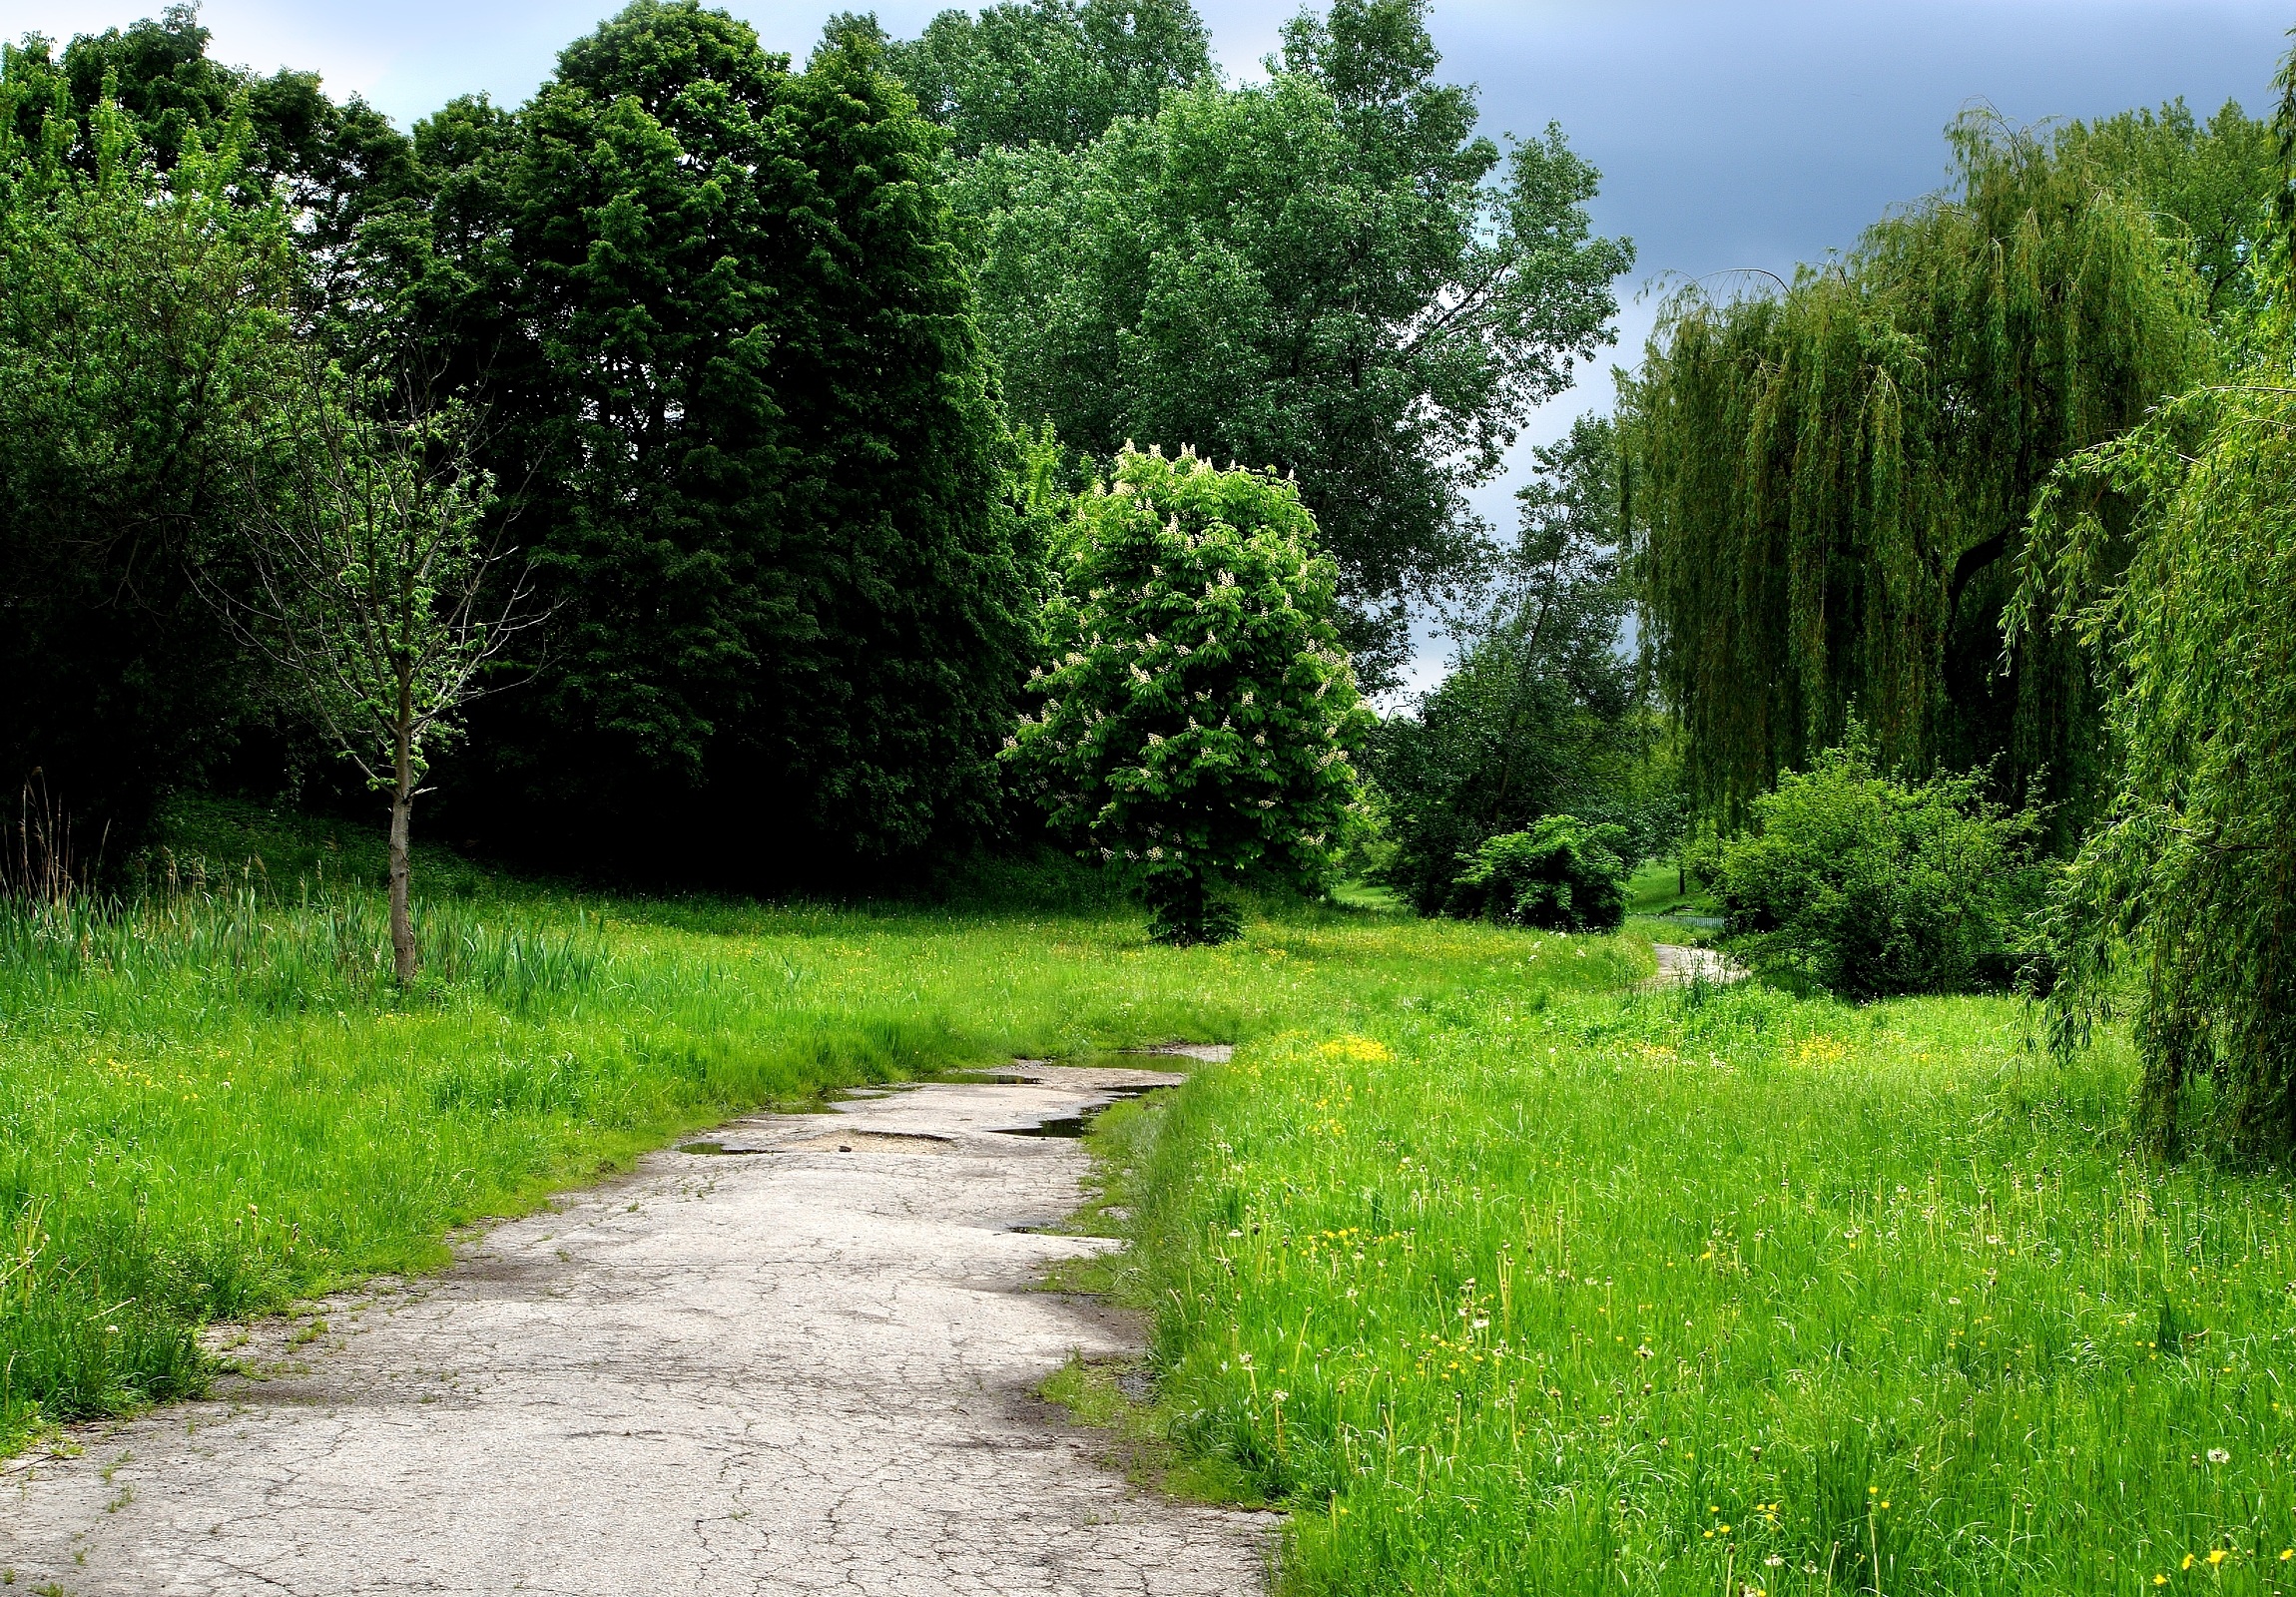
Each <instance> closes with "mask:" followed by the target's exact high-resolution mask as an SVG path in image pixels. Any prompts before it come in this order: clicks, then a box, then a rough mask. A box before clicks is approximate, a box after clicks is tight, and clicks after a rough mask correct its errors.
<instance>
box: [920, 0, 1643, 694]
mask: <svg viewBox="0 0 2296 1597" xmlns="http://www.w3.org/2000/svg"><path fill="white" fill-rule="evenodd" d="M1425 11H1426V7H1425V4H1424V0H1336V3H1335V4H1334V5H1333V6H1332V8H1331V10H1330V13H1329V15H1328V16H1325V17H1321V18H1318V17H1312V16H1308V15H1303V16H1302V17H1300V18H1299V19H1297V20H1295V21H1294V22H1293V23H1292V24H1291V25H1290V26H1289V27H1288V28H1287V29H1286V32H1285V43H1284V52H1283V55H1282V57H1281V59H1280V60H1278V61H1277V62H1275V63H1274V64H1275V66H1276V69H1277V70H1276V72H1275V75H1274V77H1273V79H1272V80H1271V81H1270V82H1268V83H1265V84H1253V85H1247V86H1244V87H1242V88H1237V89H1225V88H1222V87H1220V86H1219V85H1218V84H1217V83H1214V82H1211V81H1199V82H1198V83H1196V85H1195V86H1194V87H1192V88H1191V89H1188V90H1187V91H1185V92H1182V93H1179V94H1174V95H1169V96H1167V97H1166V98H1165V100H1164V102H1163V107H1162V109H1161V110H1160V111H1159V112H1158V113H1157V114H1156V116H1155V117H1154V118H1152V119H1146V120H1141V121H1136V122H1118V123H1117V124H1115V125H1114V126H1113V127H1112V128H1111V129H1110V130H1109V132H1108V134H1107V135H1106V136H1105V137H1104V138H1102V139H1100V140H1099V141H1098V142H1097V143H1094V144H1091V145H1088V146H1085V147H1082V148H1080V149H1077V150H1074V151H1069V150H1063V149H1060V148H1057V147H1054V146H1046V145H1039V146H1035V147H1032V148H1029V149H1026V150H986V151H983V153H982V154H981V155H980V157H979V159H978V160H977V161H974V162H972V163H970V164H969V165H968V166H966V167H965V168H964V169H963V171H962V172H961V173H960V176H959V178H958V183H957V189H956V194H957V203H958V204H959V206H960V207H961V208H962V209H963V210H965V211H966V212H968V213H969V214H970V215H972V216H973V217H975V218H976V219H978V221H979V223H980V225H981V230H982V239H983V244H984V248H985V262H984V265H983V266H982V269H981V293H982V317H983V323H984V325H985V327H986V328H987V331H988V335H989V338H990V341H991V343H992V344H993V345H994V346H995V349H996V351H997V354H998V356H999V358H1000V359H1001V361H1002V364H1003V369H1004V380H1005V387H1006V392H1007V394H1008V396H1009V398H1010V402H1011V405H1012V408H1013V410H1014V412H1015V414H1016V415H1017V416H1019V417H1020V418H1022V419H1024V420H1027V421H1030V422H1034V421H1036V420H1038V419H1042V418H1049V419H1050V420H1051V421H1052V423H1053V425H1054V426H1055V427H1056V428H1057V429H1058V431H1059V433H1060V436H1061V438H1062V440H1063V441H1064V442H1066V443H1068V444H1070V445H1072V446H1074V447H1077V448H1080V449H1083V450H1085V451H1086V452H1087V453H1089V454H1092V455H1094V456H1096V457H1099V458H1103V459H1105V458H1108V457H1110V456H1112V455H1113V454H1114V453H1115V452H1116V450H1117V449H1118V448H1119V447H1120V445H1121V444H1122V442H1123V441H1124V440H1125V439H1126V438H1131V437H1139V438H1151V439H1159V440H1163V441H1165V442H1167V443H1171V444H1178V443H1181V442H1191V443H1193V444H1194V445H1195V446H1196V447H1197V448H1198V449H1200V450H1202V451H1204V452H1205V453H1206V455H1207V456H1216V457H1217V458H1219V459H1221V460H1230V459H1233V460H1238V461H1241V462H1243V463H1245V464H1247V465H1251V466H1254V467H1261V466H1269V465H1273V466H1274V467H1275V468H1276V469H1277V470H1278V471H1279V472H1284V473H1291V474H1296V475H1297V477H1298V478H1299V483H1300V495H1301V499H1302V502H1303V503H1304V504H1305V505H1307V507H1308V508H1309V510H1310V511H1311V512H1312V513H1313V514H1314V516H1315V518H1316V522H1317V525H1318V526H1319V527H1320V528H1321V529H1322V536H1323V539H1324V547H1325V548H1326V550H1327V551H1328V552H1329V553H1330V555H1331V556H1332V558H1333V559H1334V560H1335V561H1337V562H1338V565H1339V569H1340V573H1341V582H1342V593H1343V597H1344V600H1345V603H1346V605H1347V607H1348V615H1349V620H1348V634H1349V637H1350V640H1351V643H1352V644H1353V645H1354V647H1355V649H1356V653H1357V657H1358V661H1359V668H1361V669H1365V670H1366V671H1367V678H1366V680H1367V681H1372V682H1375V683H1377V682H1384V681H1385V680H1387V679H1388V677H1389V676H1390V675H1391V674H1392V670H1393V667H1394V666H1395V664H1396V663H1397V662H1398V661H1399V660H1400V658H1401V650H1402V648H1403V644H1404V633H1403V630H1402V624H1401V618H1402V606H1403V603H1404V601H1405V599H1406V597H1407V596H1408V595H1412V594H1415V593H1424V592H1427V591H1430V590H1431V589H1432V588H1433V587H1434V586H1435V585H1437V584H1439V583H1440V582H1441V581H1442V580H1443V579H1444V578H1445V577H1447V576H1448V575H1450V574H1452V573H1454V572H1455V571H1457V570H1458V568H1459V567H1460V565H1461V563H1462V562H1463V561H1465V560H1466V559H1467V558H1469V556H1470V555H1471V552H1472V550H1473V549H1474V547H1475V545H1476V542H1477V539H1478V537H1479V534H1480V528H1479V527H1478V526H1477V525H1476V523H1475V521H1474V518H1473V516H1472V514H1471V513H1470V511H1469V509H1468V506H1467V501H1466V498H1465V494H1466V490H1467V489H1468V488H1470V487H1471V486H1473V485H1474V484H1476V483H1478V482H1481V481H1483V480H1484V479H1486V478H1487V477H1489V476H1490V475H1491V474H1492V473H1494V472H1495V471H1497V470H1498V468H1499V466H1500V464H1501V459H1502V453H1503V451H1504V449H1505V447H1506V446H1507V444H1508V443H1509V442H1510V441H1511V440H1512V438H1513V435H1514V428H1515V426H1516V425H1517V424H1518V423H1519V422H1520V421H1521V419H1522V418H1523V416H1524V415H1525V414H1526V413H1527V411H1528V410H1529V408H1530V407H1531V406H1532V405H1534V404H1536V403H1538V402H1539V401H1541V400H1543V399H1545V398H1547V397H1548V396H1550V395H1552V394H1553V393H1555V392H1558V391H1559V390H1560V389H1561V387H1562V386H1563V385H1564V384H1565V383H1566V382H1567V381H1568V376H1569V372H1570V369H1571V363H1572V361H1573V360H1574V359H1579V358H1585V357H1590V356H1591V355H1592V354H1593V352H1594V351H1595V349H1596V348H1597V347H1599V346H1600V345H1601V344H1602V343H1604V342H1606V341H1608V338H1609V336H1610V334H1609V332H1608V330H1607V327H1608V322H1609V319H1610V317H1611V315H1612V313H1613V312H1614V310H1615V308H1616V305H1615V301H1614V299H1613V298H1612V294H1611V288H1610V283H1611V279H1612V278H1613V277H1615V276H1616V275H1617V274H1618V273H1619V272H1620V271H1622V270H1624V269H1625V268H1626V267H1627V266H1628V265H1629V264H1630V263H1631V261H1632V253H1631V251H1630V250H1629V249H1628V248H1627V247H1626V246H1625V245H1623V244H1621V243H1618V242H1615V241H1611V240H1606V239H1600V238H1596V237H1594V236H1593V234H1592V231H1591V229H1590V226H1589V224H1588V221H1587V217H1586V212H1585V209H1584V207H1585V204H1586V202H1587V201H1588V200H1589V199H1590V198H1591V197H1592V196H1593V194H1594V187H1595V174H1594V171H1593V169H1592V168H1591V167H1589V166H1587V165H1586V164H1585V163H1584V162H1583V161H1581V160H1580V159H1579V158H1578V157H1577V156H1575V155H1573V154H1572V153H1571V151H1570V150H1569V148H1568V147H1567V146H1566V145H1565V144H1564V142H1563V139H1562V135H1561V133H1560V131H1559V130H1557V129H1553V128H1549V129H1548V130H1547V133H1546V135H1545V136H1544V137H1543V138H1540V139H1535V140H1532V141H1530V142H1528V143H1525V144H1520V145H1516V146H1513V147H1512V148H1511V149H1509V150H1506V151H1502V150H1501V149H1500V148H1499V146H1498V145H1496V144H1495V143H1493V142H1492V141H1490V140H1488V139H1484V138H1481V137H1478V136H1477V135H1476V134H1475V132H1474V126H1475V115H1476V112H1475V100H1474V95H1473V92H1472V91H1471V90H1469V89H1465V88H1462V87H1459V86H1457V85H1453V84H1445V83H1440V82H1438V81H1437V80H1436V78H1435V69H1436V64H1437V57H1436V55H1435V49H1434V46H1433V44H1432V43H1431V42H1430V41H1429V38H1428V34H1427V30H1426V25H1425Z"/></svg>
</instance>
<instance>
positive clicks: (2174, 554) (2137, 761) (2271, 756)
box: [2008, 56, 2296, 1155]
mask: <svg viewBox="0 0 2296 1597" xmlns="http://www.w3.org/2000/svg"><path fill="white" fill-rule="evenodd" d="M2280 81H2281V87H2282V91H2283V96H2284V98H2283V100H2282V104H2281V110H2280V115H2279V118H2278V124H2279V132H2280V134H2281V139H2280V143H2279V160H2278V162H2277V163H2276V168H2275V170H2276V179H2275V181H2276V184H2278V185H2282V186H2286V185H2288V183H2289V172H2290V169H2289V166H2288V165H2287V163H2288V162H2289V161H2290V158H2291V157H2292V156H2296V56H2291V57H2290V59H2289V61H2288V62H2287V63H2285V64H2284V65H2283V67H2282V72H2281V80H2280ZM2285 192H2289V193H2296V189H2286V190H2285ZM2287 223H2288V217H2287V214H2286V213H2283V215H2282V216H2281V217H2280V218H2279V219H2278V225H2279V227H2280V228H2282V229H2285V228H2286V226H2287ZM2252 276H2253V281H2252V284H2251V286H2250V289H2249V296H2250V298H2251V299H2252V301H2253V302H2254V303H2255V304H2256V305H2257V307H2258V309H2259V312H2260V313H2259V314H2258V316H2257V318H2256V320H2255V321H2254V323H2253V324H2252V325H2251V326H2250V328H2249V329H2248V335H2247V336H2246V337H2245V338H2244V339H2243V340H2242V341H2241V343H2240V344H2239V346H2238V347H2237V348H2236V351H2235V353H2234V355H2233V357H2232V359H2231V360H2230V361H2229V363H2228V364H2229V370H2228V371H2227V373H2226V374H2225V375H2224V376H2223V377H2222V378H2221V379H2220V380H2215V381H2208V382H2202V383H2199V384H2196V385H2194V386H2193V387H2192V388H2191V389H2190V390H2189V391H2187V392H2186V393H2184V394H2183V395H2181V396H2179V397H2178V398H2176V399H2175V400H2173V401H2172V402H2170V403H2168V404H2165V405H2163V406H2161V407H2160V409H2159V410H2158V411H2157V412H2156V413H2155V414H2154V415H2153V416H2151V417H2150V418H2148V419H2147V420H2146V421H2145V423H2144V424H2143V425H2142V426H2140V427H2137V428H2135V429H2133V430H2132V431H2130V432H2128V433H2126V434H2123V435H2122V436H2120V437H2118V438H2114V439H2111V440H2108V441H2106V442H2104V443H2101V444H2098V445H2096V446H2095V447H2093V448H2091V449H2089V450H2087V451H2085V452H2083V453H2082V454H2079V455H2077V456H2074V457H2073V458H2071V459H2069V460H2067V461H2065V462H2064V463H2063V464H2062V465H2061V466H2060V467H2059V468H2058V470H2057V472H2056V474H2055V476H2054V478H2053V479H2052V480H2051V482H2050V483H2049V485H2048V487H2047V489H2046V490H2045V492H2044V493H2043V495H2042V497H2041V499H2040V501H2039V502H2038V504H2037V505H2036V506H2035V509H2034V513H2033V518H2032V530H2031V538H2030V542H2029V544H2028V547H2027V548H2026V550H2025V553H2024V557H2023V560H2022V563H2021V583H2020V586H2019V589H2018V591H2017V594H2016V598H2015V602H2014V604H2013V605H2012V607H2011V609H2010V611H2009V616H2008V626H2009V632H2010V636H2011V637H2012V638H2028V637H2031V636H2033V635H2035V634H2036V633H2043V632H2046V631H2049V630H2050V629H2051V628H2052V627H2053V630H2054V632H2055V633H2056V635H2058V636H2059V637H2066V636H2069V637H2072V638H2077V639H2078V641H2079V643H2080V644H2081V646H2082V647H2083V648H2084V649H2085V651H2086V652H2087V654H2088V656H2089V658H2090V659H2091V661H2092V662H2093V664H2094V666H2095V669H2096V671H2097V673H2098V675H2099V677H2100V679H2101V681H2102V683H2103V684H2104V689H2105V703H2106V709H2107V721H2108V726H2109V729H2110V734H2111V747H2112V749H2113V752H2114V757H2115V759H2114V771H2113V774H2114V777H2115V779H2116V797H2115V798H2114V799H2113V801H2112V803H2111V805H2110V806H2109V807H2108V808H2107V809H2106V811H2105V812H2104V814H2103V816H2102V818H2101V822H2100V824H2099V825H2098V826H2097V827H2096V828H2095V829H2094V830H2093V831H2092V832H2091V833H2090V834H2089V835H2088V837H2087V838H2086V839H2085V840H2084V842H2083V843H2082V846H2081V849H2080V852H2079V855H2078V857H2077V858H2076V859H2075V860H2074V861H2073V863H2072V865H2071V866H2070V867H2069V868H2068V869H2067V870H2066V872H2065V873H2064V875H2063V877H2062V879H2061V880H2060V881H2059V882H2058V883H2057V886H2056V889H2055V891H2054V892H2053V894H2052V896H2051V899H2050V903H2049V908H2048V913H2047V915H2046V917H2045V920H2044V923H2043V930H2044V936H2043V938H2042V939H2041V957H2040V958H2039V959H2038V960H2036V961H2035V965H2034V967H2033V975H2034V978H2035V985H2036V988H2037V990H2039V991H2040V992H2041V993H2043V994H2044V995H2045V996H2046V998H2047V1000H2048V1002H2047V1012H2048V1016H2049V1024H2050V1032H2051V1036H2052V1039H2053V1041H2054V1042H2055V1043H2056V1044H2057V1045H2058V1046H2059V1047H2060V1048H2070V1047H2072V1046H2074V1045H2076V1044H2077V1043H2079V1042H2080V1041H2081V1040H2083V1039H2084V1038H2085V1037H2086V1036H2087V1034H2088V1030H2089V1027H2090V1026H2091V1025H2092V1024H2093V1023H2094V1022H2095V1021H2096V1020H2098V1019H2099V1018H2102V1017H2104V1016H2107V1015H2110V1014H2111V1013H2112V1012H2113V1011H2114V1009H2115V1008H2116V1007H2117V1006H2118V1005H2119V1004H2120V1002H2121V1001H2122V1000H2124V999H2125V1000H2126V1001H2128V1002H2129V1004H2130V1005H2131V1006H2132V1008H2133V1018H2134V1028H2133V1029H2134V1032H2135V1040H2136V1046H2137V1051H2138V1054H2139V1057H2140V1059H2141V1061H2142V1064H2143V1071H2144V1076H2143V1090H2142V1105H2143V1109H2144V1113H2145V1119H2146V1122H2147V1125H2148V1127H2149V1130H2150V1132H2151V1134H2152V1135H2153V1137H2154V1139H2155V1141H2156V1143H2157V1144H2158V1145H2159V1146H2161V1147H2163V1148H2173V1147H2174V1146H2175V1145H2176V1144H2177V1143H2178V1142H2179V1140H2180V1139H2181V1137H2182V1136H2183V1134H2184V1133H2185V1131H2186V1130H2187V1129H2188V1127H2190V1126H2191V1125H2192V1124H2193V1123H2194V1122H2195V1121H2197V1122H2198V1123H2199V1125H2200V1127H2201V1129H2203V1131H2204V1132H2206V1133H2209V1134H2211V1135H2214V1136H2216V1137H2218V1138H2220V1139H2221V1140H2222V1142H2223V1143H2224V1144H2226V1145H2228V1146H2230V1147H2231V1148H2233V1149H2235V1150H2237V1151H2238V1152H2240V1153H2242V1154H2247V1155H2284V1154H2285V1153H2287V1152H2288V1151H2289V1150H2290V1149H2291V1148H2292V1147H2296V1025H2291V1023H2290V1014H2289V1009H2290V998H2289V995H2290V993H2291V992H2292V991H2296V949H2292V947H2291V942H2290V938H2289V928H2290V926H2291V925H2292V924H2296V662H2292V661H2291V658H2290V651H2291V649H2292V647H2296V387H2292V386H2291V385H2290V382H2289V370H2290V366H2291V361H2292V359H2296V323H2292V320H2291V303H2290V297H2289V283H2290V281H2291V276H2290V253H2289V247H2288V240H2287V235H2286V234H2285V233H2281V234H2280V235H2279V236H2278V237H2277V238H2274V239H2272V240H2270V241H2269V247H2268V248H2267V249H2266V250H2264V251H2262V252H2259V256H2258V259H2257V262H2256V264H2255V266H2254V267H2253V268H2252ZM2107 499H2111V500H2119V501H2125V502H2129V503H2133V504H2134V505H2135V506H2136V516H2135V519H2134V523H2133V525H2132V526H2131V527H2129V528H2126V529H2123V528H2120V527H2117V526H2115V525H2114V524H2113V523H2111V522H2109V521H2107V520H2105V519H2104V518H2102V517H2100V516H2099V515H2098V514H2097V513H2096V511H2095V509H2094V506H2095V505H2096V504H2097V503H2098V502H2099V501H2100V500H2107ZM2130 550H2132V551H2133V552H2132V553H2130V552H2124V551H2130Z"/></svg>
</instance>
